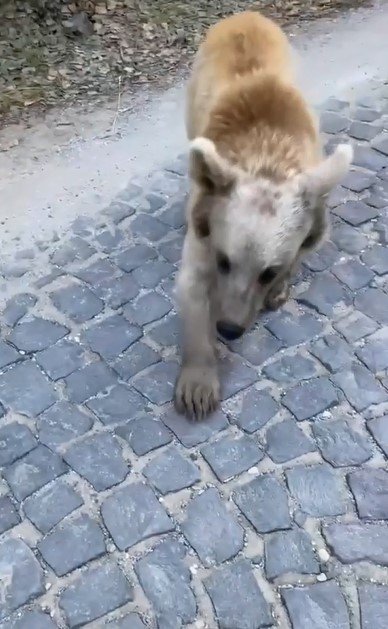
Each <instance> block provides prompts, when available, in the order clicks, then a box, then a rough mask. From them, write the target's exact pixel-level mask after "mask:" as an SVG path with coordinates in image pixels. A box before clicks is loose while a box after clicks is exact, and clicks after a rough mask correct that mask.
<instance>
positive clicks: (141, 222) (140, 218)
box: [131, 212, 169, 242]
mask: <svg viewBox="0 0 388 629" xmlns="http://www.w3.org/2000/svg"><path fill="white" fill-rule="evenodd" d="M168 231H169V228H168V225H165V223H162V222H161V221H160V220H158V219H157V218H155V216H151V215H150V214H145V213H143V212H139V214H137V216H136V217H135V218H134V220H133V221H132V223H131V232H132V234H133V236H135V237H136V236H141V237H142V238H146V239H147V240H149V241H150V242H157V241H158V240H160V239H161V238H163V237H164V236H166V234H167V233H168Z"/></svg>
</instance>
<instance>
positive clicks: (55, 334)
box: [8, 317, 69, 352]
mask: <svg viewBox="0 0 388 629" xmlns="http://www.w3.org/2000/svg"><path fill="white" fill-rule="evenodd" d="M68 332H69V330H68V329H67V328H65V327H64V326H63V325H59V323H56V322H54V321H48V320H47V319H40V318H38V317H34V318H33V319H31V320H30V321H25V322H24V323H18V324H17V326H16V327H15V328H14V329H13V330H12V332H11V334H9V336H8V341H10V342H11V343H12V344H13V345H15V347H17V348H18V349H19V350H23V351H24V352H37V351H40V350H43V349H46V348H47V347H49V346H50V345H53V344H54V343H56V342H57V341H59V339H61V338H62V337H63V336H66V334H67V333H68Z"/></svg>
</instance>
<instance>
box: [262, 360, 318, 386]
mask: <svg viewBox="0 0 388 629" xmlns="http://www.w3.org/2000/svg"><path fill="white" fill-rule="evenodd" d="M317 371H318V368H317V365H316V363H315V362H314V361H313V360H311V359H310V358H305V357H304V356H302V355H301V354H294V355H292V356H282V357H281V358H280V359H279V360H277V361H276V362H274V363H271V364H270V365H267V366H266V367H264V369H263V373H264V374H265V375H266V376H267V378H269V379H270V380H275V382H282V383H283V382H284V383H288V382H293V381H294V380H297V381H301V380H309V379H310V378H313V377H314V376H316V375H317Z"/></svg>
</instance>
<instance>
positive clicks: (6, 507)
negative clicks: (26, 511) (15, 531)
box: [0, 496, 20, 535]
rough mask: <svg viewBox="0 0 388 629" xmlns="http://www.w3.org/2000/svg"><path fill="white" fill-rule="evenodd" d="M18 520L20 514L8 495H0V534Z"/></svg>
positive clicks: (17, 522) (14, 524)
mask: <svg viewBox="0 0 388 629" xmlns="http://www.w3.org/2000/svg"><path fill="white" fill-rule="evenodd" d="M19 522H20V516H19V514H18V512H17V511H16V509H15V507H14V506H13V504H12V502H11V500H10V499H9V498H8V496H0V535H2V534H3V533H5V531H8V530H9V529H11V528H12V527H13V526H16V525H17V524H19Z"/></svg>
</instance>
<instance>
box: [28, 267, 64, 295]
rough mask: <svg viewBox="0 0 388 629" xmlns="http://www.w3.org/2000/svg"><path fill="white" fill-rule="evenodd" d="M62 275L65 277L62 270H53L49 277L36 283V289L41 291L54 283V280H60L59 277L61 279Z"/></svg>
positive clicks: (42, 278) (44, 276)
mask: <svg viewBox="0 0 388 629" xmlns="http://www.w3.org/2000/svg"><path fill="white" fill-rule="evenodd" d="M62 275H64V272H63V271H62V270H61V269H56V268H53V269H52V271H51V273H48V274H47V275H43V276H42V277H40V278H39V279H38V280H37V281H36V282H35V284H34V286H35V288H37V289H38V290H40V289H41V288H44V287H45V286H48V285H49V284H51V283H52V282H54V280H56V279H58V277H61V276H62Z"/></svg>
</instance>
